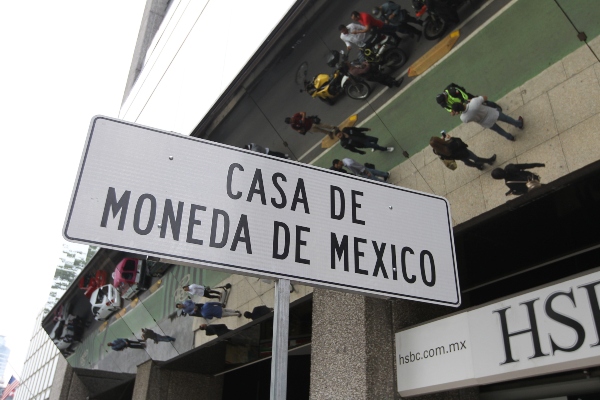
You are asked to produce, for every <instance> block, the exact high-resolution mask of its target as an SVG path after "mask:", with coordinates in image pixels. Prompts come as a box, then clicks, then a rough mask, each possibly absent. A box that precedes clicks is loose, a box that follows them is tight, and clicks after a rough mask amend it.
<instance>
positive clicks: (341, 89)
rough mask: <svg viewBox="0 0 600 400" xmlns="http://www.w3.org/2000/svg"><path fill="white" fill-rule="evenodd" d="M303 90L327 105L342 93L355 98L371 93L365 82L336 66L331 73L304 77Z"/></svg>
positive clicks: (358, 98) (361, 98)
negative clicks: (309, 78)
mask: <svg viewBox="0 0 600 400" xmlns="http://www.w3.org/2000/svg"><path fill="white" fill-rule="evenodd" d="M304 90H305V91H306V92H307V93H308V94H309V95H311V97H313V98H317V99H319V100H321V101H323V102H325V103H327V104H329V105H333V104H334V100H335V99H336V98H337V97H338V96H340V95H341V94H343V93H346V95H348V97H350V98H351V99H355V100H364V99H366V98H367V97H369V95H370V94H371V87H370V86H369V84H368V83H367V82H365V81H364V80H362V79H360V78H356V77H353V76H351V75H349V74H348V73H347V72H344V70H343V69H340V68H336V70H335V71H333V73H332V74H318V75H317V76H315V77H313V78H312V79H311V80H306V79H305V80H304ZM301 92H302V90H301Z"/></svg>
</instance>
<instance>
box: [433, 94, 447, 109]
mask: <svg viewBox="0 0 600 400" xmlns="http://www.w3.org/2000/svg"><path fill="white" fill-rule="evenodd" d="M435 101H437V103H438V104H439V105H440V106H442V107H446V95H445V94H444V93H440V94H438V95H437V96H436V97H435Z"/></svg>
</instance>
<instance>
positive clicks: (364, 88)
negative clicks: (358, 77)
mask: <svg viewBox="0 0 600 400" xmlns="http://www.w3.org/2000/svg"><path fill="white" fill-rule="evenodd" d="M345 90H346V94H347V95H348V97H350V98H351V99H354V100H364V99H366V98H367V97H369V95H370V94H371V86H369V84H368V83H367V82H364V81H352V82H349V83H348V85H346V87H345Z"/></svg>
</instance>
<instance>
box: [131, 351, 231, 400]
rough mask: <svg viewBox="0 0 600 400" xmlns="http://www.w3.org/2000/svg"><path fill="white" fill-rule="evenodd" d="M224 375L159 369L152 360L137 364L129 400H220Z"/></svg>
mask: <svg viewBox="0 0 600 400" xmlns="http://www.w3.org/2000/svg"><path fill="white" fill-rule="evenodd" d="M222 396H223V376H218V377H212V376H207V375H202V374H196V373H192V372H185V371H176V370H168V369H164V368H159V367H158V366H157V365H156V364H155V363H154V362H153V361H152V360H148V361H146V362H145V363H143V364H140V365H138V368H137V374H136V378H135V387H134V389H133V396H132V400H177V399H183V398H192V399H199V400H221V398H222Z"/></svg>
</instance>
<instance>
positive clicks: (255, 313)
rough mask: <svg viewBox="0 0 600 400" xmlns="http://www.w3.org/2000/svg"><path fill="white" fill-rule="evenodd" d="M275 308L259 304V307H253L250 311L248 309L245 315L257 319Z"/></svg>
mask: <svg viewBox="0 0 600 400" xmlns="http://www.w3.org/2000/svg"><path fill="white" fill-rule="evenodd" d="M272 312H273V309H272V308H270V307H267V306H258V307H254V309H252V312H250V311H246V312H245V313H244V317H246V318H248V319H251V320H252V321H254V320H255V319H258V318H260V317H262V316H264V315H267V314H269V313H272Z"/></svg>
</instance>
